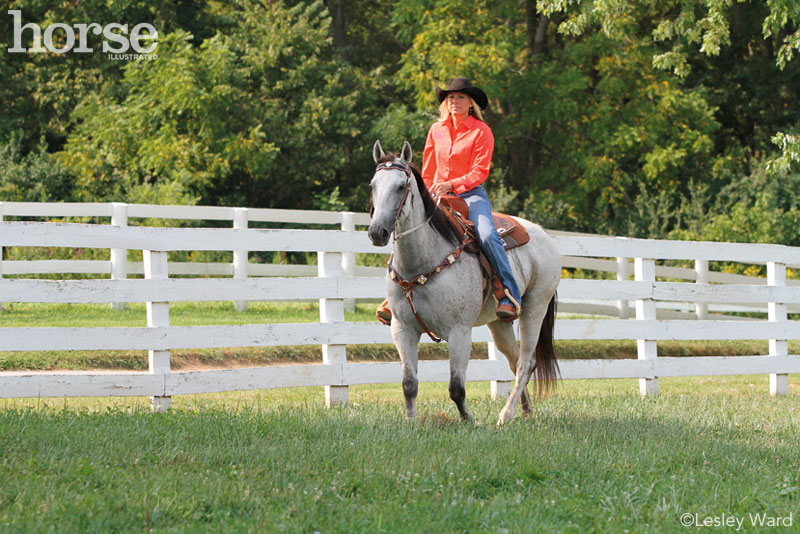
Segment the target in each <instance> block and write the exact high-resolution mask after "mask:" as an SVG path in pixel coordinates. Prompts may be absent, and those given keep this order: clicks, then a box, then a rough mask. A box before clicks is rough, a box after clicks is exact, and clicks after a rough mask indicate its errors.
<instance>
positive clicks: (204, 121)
mask: <svg viewBox="0 0 800 534" xmlns="http://www.w3.org/2000/svg"><path fill="white" fill-rule="evenodd" d="M229 16H230V17H232V18H233V19H234V21H235V24H233V25H231V26H230V27H229V28H226V29H225V30H224V32H223V31H220V32H218V33H217V34H216V35H215V36H213V37H211V38H209V39H206V40H204V41H203V43H202V44H201V45H200V46H193V45H192V36H190V35H189V34H187V33H185V32H181V31H178V32H175V33H172V34H169V35H167V36H165V37H164V38H163V39H162V40H161V41H160V43H159V49H158V52H159V58H158V59H157V60H155V61H153V62H147V61H142V62H134V63H130V64H129V65H127V67H126V68H125V75H124V80H123V81H122V83H121V84H120V85H119V86H116V85H111V86H107V87H105V88H104V89H103V90H101V91H99V92H98V93H96V94H93V95H91V96H90V97H87V98H85V99H84V100H83V102H82V103H81V104H80V106H79V107H78V109H77V110H76V113H75V115H76V117H77V118H78V119H79V121H80V122H79V124H78V125H77V127H76V128H75V131H74V133H73V134H72V135H71V136H70V138H69V142H68V144H67V147H66V150H65V153H64V155H63V161H64V163H65V164H66V165H67V166H68V167H69V168H71V169H73V170H74V172H75V173H76V174H77V176H78V180H79V183H80V186H81V190H82V191H84V192H85V194H86V195H87V197H92V198H97V197H100V196H103V195H108V194H113V195H116V196H119V195H122V196H123V197H125V196H128V195H129V193H130V192H132V191H140V190H141V188H147V187H150V188H157V189H163V190H164V192H165V194H166V193H170V194H172V195H173V196H174V195H175V194H177V195H178V196H179V197H180V199H181V200H182V201H187V200H189V199H194V200H198V199H199V200H201V201H202V202H204V203H209V204H228V205H230V204H239V205H250V206H297V207H303V206H304V205H305V206H306V207H310V205H311V203H312V202H313V198H314V194H315V193H320V192H321V191H332V190H333V189H334V187H335V186H338V185H342V183H343V182H344V183H348V182H349V181H348V180H346V179H344V180H343V177H344V175H345V174H346V173H347V171H348V168H349V167H350V165H351V156H352V152H353V148H352V147H353V145H354V144H355V143H354V139H357V138H359V136H360V135H362V132H364V131H366V129H367V128H368V120H367V119H365V118H364V117H362V116H360V112H361V111H363V109H365V108H366V109H369V107H370V96H369V95H370V92H369V90H368V89H369V87H368V81H367V80H366V78H365V77H364V76H363V75H361V74H360V73H359V72H358V71H357V70H356V69H353V68H351V67H350V66H349V65H348V64H346V63H344V62H343V61H342V60H341V59H340V58H338V57H336V55H335V54H333V53H332V52H331V48H330V37H329V32H330V27H329V26H330V19H329V17H328V16H327V14H326V13H325V10H324V8H323V7H322V4H321V2H315V3H312V4H298V5H296V6H294V7H286V6H285V5H283V4H282V3H279V2H273V3H269V4H264V3H261V2H257V1H252V2H251V1H248V0H241V1H239V2H236V3H234V4H233V6H232V7H231V12H230V13H229ZM110 125H113V126H111V127H110ZM288 184H291V186H288V187H287V185H288ZM163 200H164V201H174V200H175V199H174V198H173V197H172V196H169V195H167V196H166V197H164V198H163Z"/></svg>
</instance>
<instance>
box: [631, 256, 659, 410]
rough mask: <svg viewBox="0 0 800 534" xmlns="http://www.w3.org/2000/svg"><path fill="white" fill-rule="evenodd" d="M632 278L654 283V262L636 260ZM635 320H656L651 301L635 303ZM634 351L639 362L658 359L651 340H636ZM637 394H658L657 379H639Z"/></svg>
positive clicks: (653, 305)
mask: <svg viewBox="0 0 800 534" xmlns="http://www.w3.org/2000/svg"><path fill="white" fill-rule="evenodd" d="M633 265H634V277H635V279H636V281H639V282H655V281H656V262H655V260H649V259H644V258H636V259H635V260H634V262H633ZM636 319H637V320H639V321H655V320H656V303H655V301H653V299H640V300H637V301H636ZM636 350H637V353H638V355H639V359H640V360H650V361H651V360H655V359H656V358H657V357H658V346H657V344H656V342H655V341H653V340H651V339H637V340H636ZM639 393H640V394H641V395H642V396H649V395H657V394H658V378H656V377H655V376H648V377H645V378H640V379H639Z"/></svg>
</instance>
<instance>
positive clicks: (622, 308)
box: [617, 258, 631, 319]
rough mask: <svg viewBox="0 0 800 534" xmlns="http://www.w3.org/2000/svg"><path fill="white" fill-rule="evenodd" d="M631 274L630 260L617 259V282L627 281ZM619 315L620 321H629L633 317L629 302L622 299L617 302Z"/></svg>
mask: <svg viewBox="0 0 800 534" xmlns="http://www.w3.org/2000/svg"><path fill="white" fill-rule="evenodd" d="M630 274H631V269H630V263H628V258H617V280H627V279H628V277H629V276H630ZM617 315H618V316H619V318H620V319H628V318H629V317H630V316H631V315H630V308H629V307H628V301H627V300H621V299H620V300H618V301H617Z"/></svg>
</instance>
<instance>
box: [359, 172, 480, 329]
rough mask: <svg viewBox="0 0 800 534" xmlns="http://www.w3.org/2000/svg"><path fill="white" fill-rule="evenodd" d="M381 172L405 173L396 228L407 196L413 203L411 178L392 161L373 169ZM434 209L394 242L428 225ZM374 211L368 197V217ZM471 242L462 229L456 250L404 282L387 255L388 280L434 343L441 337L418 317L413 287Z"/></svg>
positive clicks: (454, 259) (410, 175)
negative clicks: (434, 265)
mask: <svg viewBox="0 0 800 534" xmlns="http://www.w3.org/2000/svg"><path fill="white" fill-rule="evenodd" d="M381 170H400V171H403V172H404V173H405V175H406V190H405V193H404V194H403V198H402V200H401V201H400V205H399V206H398V207H397V212H396V213H395V226H396V225H397V222H398V221H399V220H400V216H401V211H402V210H403V206H405V203H406V200H407V198H408V196H409V195H411V203H412V206H413V203H414V195H413V193H411V177H412V174H411V170H410V169H409V168H408V167H407V166H405V165H402V164H400V163H397V162H394V161H387V162H384V163H381V164H379V165H378V166H377V167H376V168H375V172H378V171H381ZM441 199H442V197H441V196H440V197H439V198H438V199H437V200H436V209H438V208H439V203H440V202H441ZM436 209H434V211H433V213H431V215H430V216H429V217H428V218H427V219H426V220H425V222H423V223H421V224H418V225H417V226H415V227H413V228H411V229H409V230H406V231H404V232H402V233H400V234H395V235H394V241H397V240H398V239H400V238H403V237H406V236H407V235H409V234H411V233H413V232H415V231H416V230H419V229H420V228H422V227H423V226H425V225H426V224H428V223H429V222H430V221H431V219H432V218H433V216H434V214H435V213H436ZM374 211H375V208H374V205H373V203H372V197H371V196H370V217H372V214H373V213H374ZM471 241H472V238H471V236H470V235H469V229H468V228H467V227H464V235H463V237H462V238H461V244H459V246H458V248H456V249H455V250H454V251H453V252H451V253H450V254H448V255H447V257H446V258H445V259H444V260H442V262H441V263H440V264H439V265H437V266H436V267H434V268H433V269H432V270H431V271H429V272H427V273H423V274H419V275H417V276H415V277H413V278H411V279H410V280H405V279H403V278H401V277H400V275H399V274H398V272H397V270H396V269H395V268H394V265H393V260H394V253H392V254H390V255H389V262H388V269H389V279H391V280H392V281H393V282H394V283H395V284H397V285H399V286H400V288H401V289H402V290H403V293H404V294H405V296H406V300H407V301H408V304H409V305H410V306H411V312H412V313H413V314H414V317H416V319H417V322H418V323H419V325H420V326H421V327H422V329H423V330H424V331H425V333H426V334H428V336H429V337H430V338H431V339H432V340H433V341H434V342H435V343H441V342H442V341H443V340H442V338H441V337H439V336H437V335H436V334H434V333H433V332H431V330H430V329H429V328H428V327H427V325H426V324H425V322H424V321H423V320H422V317H420V315H419V313H418V312H417V308H416V306H414V286H423V285H425V283H426V282H428V281H429V280H430V279H431V278H433V277H434V276H435V275H436V274H438V273H440V272H442V269H444V268H446V267H449V266H451V265H453V264H454V263H455V262H456V261H457V260H458V258H459V256H461V253H462V252H464V249H465V248H466V247H467V245H469V243H470V242H471Z"/></svg>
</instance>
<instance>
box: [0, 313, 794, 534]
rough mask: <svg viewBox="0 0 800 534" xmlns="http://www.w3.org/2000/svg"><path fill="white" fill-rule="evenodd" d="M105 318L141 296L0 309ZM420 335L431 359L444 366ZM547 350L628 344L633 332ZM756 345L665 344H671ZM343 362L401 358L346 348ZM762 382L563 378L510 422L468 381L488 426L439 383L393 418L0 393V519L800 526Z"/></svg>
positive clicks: (195, 354)
mask: <svg viewBox="0 0 800 534" xmlns="http://www.w3.org/2000/svg"><path fill="white" fill-rule="evenodd" d="M373 310H374V307H373V306H372V305H369V304H367V305H359V307H358V309H357V310H356V313H355V314H351V315H349V316H348V320H358V321H363V320H371V317H372V315H371V314H372V312H373ZM171 311H172V322H173V324H225V323H226V322H227V323H229V324H230V323H248V322H249V323H258V322H279V321H281V322H287V321H293V322H294V321H316V320H318V310H317V308H316V305H315V304H313V303H312V304H292V305H274V304H269V303H259V304H257V305H254V306H251V309H250V311H248V312H247V313H245V314H238V313H236V312H235V311H234V310H233V306H232V304H230V303H218V304H205V305H201V306H197V305H192V304H185V305H181V304H179V305H174V306H173V308H172V310H171ZM101 324H102V325H114V326H143V325H144V307H143V306H142V307H141V308H140V307H139V306H132V307H131V308H130V309H129V310H126V311H122V312H118V311H113V310H109V307H108V306H77V307H76V306H72V307H60V306H54V305H29V304H26V305H16V304H11V305H9V304H6V305H4V311H3V313H2V314H0V326H3V327H10V326H98V325H101ZM762 345H763V346H762ZM428 347H429V348H427V349H426V351H427V352H426V357H430V358H440V357H445V355H446V354H445V352H444V348H443V347H440V346H430V345H429V346H428ZM481 350H485V346H484V347H483V349H481V347H480V346H478V344H476V351H477V352H478V353H480V351H481ZM557 350H558V351H559V357H561V358H569V357H631V356H633V355H634V354H635V344H633V343H630V344H628V343H616V342H615V343H603V342H600V343H598V342H594V343H589V342H560V343H558V344H557ZM765 350H766V343H763V344H762V343H716V342H715V343H708V342H698V343H691V344H686V343H683V344H677V343H664V344H661V343H660V344H659V352H660V354H663V355H667V354H669V355H693V354H755V353H763V352H764V351H765ZM790 350H796V348H792V349H790ZM359 351H361V352H359ZM478 356H480V354H478ZM348 358H350V359H378V360H381V359H394V358H396V353H395V352H394V350H393V348H392V347H378V348H375V347H367V348H364V347H361V348H359V347H351V348H348ZM173 360H174V361H176V364H177V365H176V367H182V366H192V365H197V364H211V365H220V366H225V365H230V364H232V363H237V362H238V363H242V362H243V363H254V364H259V363H270V362H274V361H308V360H314V361H319V353H318V348H316V347H311V348H308V347H305V348H298V347H289V348H286V347H276V348H268V349H241V350H239V349H235V350H234V349H232V350H230V351H187V352H185V353H179V351H174V353H173ZM144 367H146V355H145V354H139V353H130V354H128V353H111V354H109V353H96V352H95V353H91V352H85V353H81V352H78V353H75V352H69V351H65V352H60V353H3V354H0V369H64V368H68V369H91V368H132V369H141V368H144ZM767 383H768V379H767V377H765V376H751V377H721V378H720V377H717V378H713V379H711V378H707V377H706V378H672V379H670V378H662V379H660V380H659V384H660V390H661V394H660V395H659V396H658V397H656V398H640V397H639V395H638V385H637V383H636V381H634V380H598V381H563V382H561V383H560V384H559V386H558V389H557V391H556V393H555V394H554V395H553V396H551V397H549V398H546V399H544V400H542V401H541V402H539V403H537V404H536V406H535V409H534V413H533V415H532V416H531V417H529V418H521V417H518V418H517V419H516V420H515V421H514V422H513V423H512V424H510V425H508V426H507V427H505V428H502V429H498V428H496V427H495V425H494V422H495V421H496V419H497V416H498V413H499V411H500V408H501V407H502V403H501V402H500V401H492V400H491V399H490V395H489V385H488V384H487V383H469V384H468V385H467V394H468V399H469V402H470V406H471V408H472V410H473V412H474V413H475V416H476V418H477V419H478V421H479V422H480V424H479V425H468V424H464V423H461V422H459V421H457V420H455V417H456V414H457V412H456V409H455V407H454V406H453V404H452V402H451V401H450V400H449V398H448V396H447V386H446V384H421V386H420V398H419V413H420V416H419V420H418V422H417V423H416V424H408V423H405V422H404V421H403V399H402V391H401V387H400V385H399V384H394V385H375V386H358V387H351V388H350V403H349V405H348V407H347V408H337V409H331V410H328V409H326V408H324V406H323V405H324V402H323V392H322V388H299V389H287V390H270V391H252V392H239V393H225V394H218V395H198V396H182V397H176V398H174V399H173V409H172V410H170V411H169V412H168V413H164V414H153V413H150V411H149V399H146V398H115V399H15V400H0V458H1V459H0V462H2V469H0V532H2V533H6V532H24V533H28V532H36V533H38V532H58V533H62V532H64V533H71V532H76V533H78V532H79V533H83V532H103V533H105V532H192V533H194V532H269V533H272V532H291V533H295V532H307V533H309V534H313V533H315V532H320V533H323V534H327V533H340V532H342V533H351V532H364V533H379V532H398V533H415V532H419V533H428V532H459V533H461V532H463V533H473V532H487V533H518V532H520V533H522V532H525V533H527V532H575V533H583V532H613V533H617V532H642V533H650V532H684V531H686V530H687V527H686V526H684V525H683V524H682V523H681V521H682V520H683V521H688V522H690V523H692V524H694V523H697V522H700V523H701V524H702V523H703V522H706V524H708V525H711V529H710V530H709V531H715V532H716V531H725V532H727V531H735V530H736V528H737V526H738V525H739V524H738V523H737V521H739V520H741V528H740V530H739V531H742V532H758V531H765V532H767V531H769V532H776V531H778V532H784V531H785V532H790V531H795V530H797V522H798V521H800V515H799V514H800V510H798V504H800V489H799V488H800V470H799V469H798V465H800V442H799V441H798V439H797V436H798V435H800V422H798V409H799V408H800V400H798V399H799V398H798V391H800V388H798V384H795V383H790V395H788V396H787V397H782V398H771V397H769V395H768V385H767ZM686 514H688V515H686ZM723 521H728V522H729V523H728V526H727V527H722V526H719V527H715V526H714V525H720V524H722V522H723ZM731 521H733V523H730V522H731ZM775 523H778V524H777V525H775ZM789 523H791V525H789ZM692 530H694V528H692Z"/></svg>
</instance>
